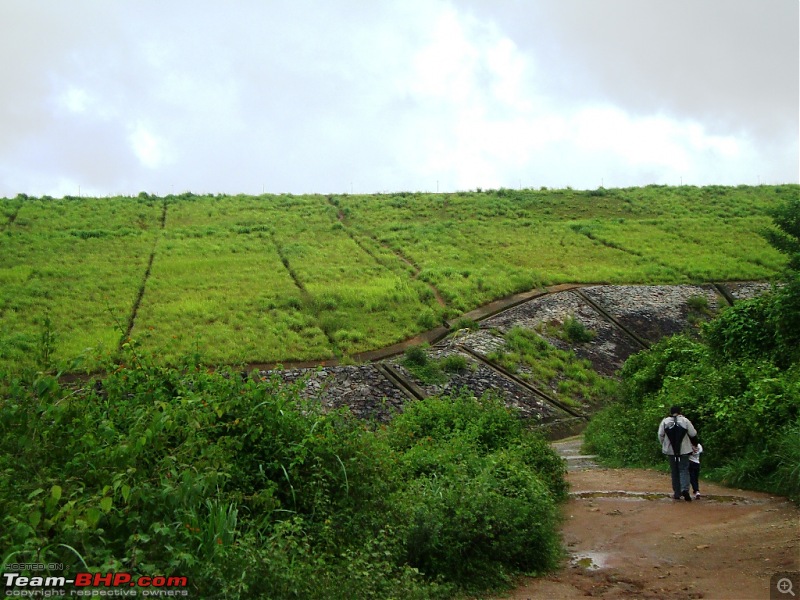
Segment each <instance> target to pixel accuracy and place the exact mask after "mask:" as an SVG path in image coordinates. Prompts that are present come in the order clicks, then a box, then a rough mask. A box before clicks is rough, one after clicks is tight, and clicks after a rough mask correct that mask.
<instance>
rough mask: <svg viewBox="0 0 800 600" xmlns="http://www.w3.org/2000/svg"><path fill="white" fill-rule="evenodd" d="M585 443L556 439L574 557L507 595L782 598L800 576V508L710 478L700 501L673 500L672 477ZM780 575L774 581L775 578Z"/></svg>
mask: <svg viewBox="0 0 800 600" xmlns="http://www.w3.org/2000/svg"><path fill="white" fill-rule="evenodd" d="M580 443H581V439H580V438H571V439H568V440H562V441H560V442H556V443H554V444H553V445H554V447H556V448H557V449H558V450H559V452H560V453H561V454H562V456H565V457H566V458H567V459H568V465H569V469H570V470H569V472H568V476H567V478H568V480H569V482H570V485H571V492H570V499H569V500H568V501H567V503H566V504H565V505H564V507H563V514H564V523H563V527H562V534H563V542H564V546H565V547H566V549H567V551H568V553H569V556H568V557H567V559H565V561H564V564H563V566H562V568H561V569H560V570H559V571H557V572H556V573H553V574H551V575H549V576H546V577H543V578H538V579H532V578H526V579H524V580H522V581H521V582H520V584H519V585H518V587H517V588H515V589H514V590H513V591H512V592H511V593H509V594H507V595H504V596H500V597H498V599H497V600H499V599H500V598H502V599H509V600H510V599H514V600H522V599H527V598H530V599H539V598H544V599H554V600H559V599H572V598H586V597H594V598H664V599H686V598H718V599H725V600H752V599H757V598H770V590H771V586H772V590H773V596H772V597H786V598H791V595H788V596H787V595H785V594H784V595H776V591H775V587H774V586H775V583H776V581H777V574H781V573H786V572H794V574H795V575H794V581H795V588H794V590H793V591H794V592H795V593H796V594H798V593H800V589H797V572H798V571H800V510H799V509H798V508H797V507H796V506H795V505H794V504H792V503H790V502H789V501H787V500H786V499H784V498H777V497H772V496H769V495H767V494H761V493H757V492H749V491H743V490H738V489H732V488H726V487H724V486H721V485H717V484H713V483H709V482H707V481H704V480H703V479H702V475H701V482H700V486H701V488H700V491H701V493H702V497H701V498H700V499H699V500H695V501H692V502H685V501H683V500H680V501H676V500H672V498H671V488H670V481H669V474H668V473H660V472H656V471H649V470H636V469H605V468H600V467H598V466H597V465H596V463H594V461H593V460H592V457H584V456H581V455H580ZM771 579H772V581H771Z"/></svg>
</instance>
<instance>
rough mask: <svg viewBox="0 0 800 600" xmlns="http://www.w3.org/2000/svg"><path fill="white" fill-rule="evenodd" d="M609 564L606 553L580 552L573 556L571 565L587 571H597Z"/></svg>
mask: <svg viewBox="0 0 800 600" xmlns="http://www.w3.org/2000/svg"><path fill="white" fill-rule="evenodd" d="M607 563H608V554H606V553H605V552H580V553H578V554H573V555H572V559H571V560H570V564H571V565H572V566H573V567H580V568H582V569H586V570H587V571H597V570H598V569H602V568H603V567H605V566H606V564H607Z"/></svg>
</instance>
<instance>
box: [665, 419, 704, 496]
mask: <svg viewBox="0 0 800 600" xmlns="http://www.w3.org/2000/svg"><path fill="white" fill-rule="evenodd" d="M669 413H670V416H668V417H664V418H663V419H662V420H661V423H660V424H659V426H658V441H659V443H660V444H661V451H662V452H663V453H664V455H665V456H666V457H667V458H669V463H670V469H671V471H672V497H673V498H674V499H675V500H680V499H681V496H683V499H684V500H686V501H687V502H691V501H692V497H691V496H690V495H689V455H690V454H691V453H692V446H693V445H695V444H697V430H696V429H695V428H694V425H692V422H691V421H690V420H689V419H687V418H686V417H684V416H683V415H682V414H681V407H680V406H677V405H676V406H673V407H672V408H671V409H670V411H669Z"/></svg>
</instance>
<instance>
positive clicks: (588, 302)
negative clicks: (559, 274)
mask: <svg viewBox="0 0 800 600" xmlns="http://www.w3.org/2000/svg"><path fill="white" fill-rule="evenodd" d="M719 287H720V288H722V290H723V291H724V292H726V293H727V295H728V296H729V297H730V298H733V299H735V300H741V299H745V298H752V297H754V296H757V295H760V294H762V293H764V292H765V291H768V290H769V289H770V285H769V284H767V283H753V282H738V283H731V284H721V285H720V286H719ZM694 296H703V297H705V298H706V301H707V305H708V309H709V311H710V312H711V313H712V314H714V313H716V312H718V311H719V310H720V308H721V307H722V306H724V305H726V304H727V302H726V300H725V298H724V297H723V296H722V295H721V294H720V293H719V292H718V291H717V289H716V288H715V286H714V285H710V284H709V285H676V286H665V285H659V286H644V285H620V286H614V285H594V286H586V287H580V288H576V289H572V290H567V291H556V292H554V293H549V294H545V295H542V296H537V297H534V298H532V299H531V300H528V301H526V302H523V303H522V304H517V305H514V306H513V307H511V308H508V309H507V310H503V311H501V312H498V313H496V314H494V315H492V316H489V317H487V318H485V319H482V320H481V321H480V328H479V329H478V330H473V331H467V330H460V331H458V332H456V333H455V334H453V335H451V336H450V337H448V338H446V339H445V340H442V341H441V342H439V343H437V344H435V345H434V346H432V347H430V348H428V349H427V350H426V353H427V354H428V356H429V358H430V359H431V360H440V359H442V358H444V357H446V356H449V355H451V354H459V355H461V356H463V357H464V358H465V360H466V361H467V365H468V367H467V368H466V369H464V370H462V371H460V372H457V373H452V374H448V380H447V382H445V383H442V384H438V385H428V384H424V383H423V382H420V381H419V380H417V379H416V378H415V377H414V375H413V374H412V373H411V372H410V371H408V369H406V368H405V367H404V366H403V365H402V357H401V356H393V357H388V358H385V359H384V360H382V361H379V362H376V363H373V364H364V365H358V366H333V367H331V366H327V367H317V368H302V369H301V368H298V369H286V370H268V371H261V374H262V375H263V376H266V377H269V376H271V375H273V374H276V375H278V376H279V377H280V378H281V379H282V380H283V381H285V382H286V383H296V382H298V381H301V380H305V385H304V387H303V389H302V391H301V395H302V396H303V397H305V398H311V399H317V400H319V401H320V402H321V403H322V405H323V406H325V407H330V408H336V407H340V406H345V405H346V406H349V407H350V409H351V410H352V412H353V413H354V414H355V415H356V416H358V417H362V418H371V419H377V420H381V421H385V420H387V419H390V418H391V416H392V415H393V414H395V413H397V412H398V411H402V410H403V407H404V406H405V405H406V403H408V402H412V401H414V400H415V399H416V398H418V397H424V396H429V395H440V394H450V393H455V392H458V391H459V390H461V389H463V388H466V389H468V390H470V391H471V393H473V394H474V395H476V396H480V395H481V394H483V393H485V392H488V391H492V392H494V393H496V394H498V395H499V396H500V397H501V398H502V399H503V401H504V402H505V403H506V405H508V406H510V407H514V408H516V409H518V410H519V411H520V414H521V416H522V417H524V418H526V419H531V420H533V421H535V422H537V423H540V424H542V425H543V427H545V428H549V430H550V432H551V434H556V435H568V434H569V433H571V432H572V431H573V430H574V429H575V427H579V426H580V424H581V423H583V422H585V419H584V417H583V416H581V415H580V414H578V413H575V412H573V411H571V410H570V409H569V408H568V407H565V406H560V405H559V404H558V403H557V402H555V403H554V402H551V401H550V400H548V395H547V394H546V391H547V390H537V389H536V388H535V387H534V386H531V385H530V384H526V383H525V382H523V381H521V380H520V379H519V378H518V377H516V376H513V375H511V374H509V373H507V372H505V371H504V370H503V369H501V368H498V367H497V366H496V365H492V364H490V363H488V362H487V361H486V356H488V355H489V354H491V352H493V351H495V350H501V349H502V348H503V347H504V345H505V340H504V339H503V335H504V334H505V333H507V332H508V331H509V330H510V329H512V328H513V327H523V328H526V329H531V330H534V331H537V332H538V333H539V334H540V335H542V336H543V337H544V338H545V339H547V341H548V342H550V343H551V344H553V345H554V346H556V347H558V348H561V349H572V350H573V351H574V352H575V354H576V355H577V356H578V357H579V358H585V359H588V360H589V361H590V362H591V363H592V365H593V367H594V369H595V370H596V371H597V372H598V373H600V374H602V375H606V376H610V375H613V374H614V373H615V372H616V371H617V370H618V369H619V368H620V367H621V366H622V364H623V363H624V362H625V360H626V359H627V358H628V357H629V356H630V355H631V354H633V353H635V352H638V351H639V350H641V349H642V348H644V347H646V345H647V344H649V343H652V342H655V341H658V340H659V339H660V338H662V337H664V336H667V335H673V334H676V333H680V332H683V331H686V330H689V329H691V327H692V319H691V315H692V309H691V308H690V306H689V299H690V298H692V297H694ZM568 317H573V318H575V319H576V320H577V321H579V322H580V323H582V324H583V325H584V326H585V327H586V328H587V329H589V330H591V331H593V332H594V333H595V337H594V339H593V340H592V341H590V342H587V343H583V344H576V345H570V344H569V343H568V342H566V341H564V340H563V339H561V338H560V337H557V336H556V335H554V334H553V332H554V331H555V330H556V329H558V328H560V327H561V326H562V325H563V323H564V321H565V319H567V318H568ZM549 326H552V327H550V328H549V329H548V327H549ZM549 398H551V399H552V397H549Z"/></svg>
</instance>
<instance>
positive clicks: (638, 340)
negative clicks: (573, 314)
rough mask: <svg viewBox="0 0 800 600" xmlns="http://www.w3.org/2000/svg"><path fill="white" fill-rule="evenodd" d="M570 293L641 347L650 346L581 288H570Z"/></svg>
mask: <svg viewBox="0 0 800 600" xmlns="http://www.w3.org/2000/svg"><path fill="white" fill-rule="evenodd" d="M572 293H573V294H575V295H576V296H578V297H579V298H580V299H581V300H583V301H584V302H586V303H587V304H588V305H589V306H591V307H592V308H594V309H595V310H596V311H597V312H598V313H600V314H601V315H602V316H603V317H605V319H606V320H607V321H609V322H610V323H613V324H614V325H616V326H617V327H618V328H619V329H620V331H622V332H623V333H624V334H625V335H627V336H628V337H629V338H630V339H632V340H633V341H634V342H636V343H637V344H638V345H639V346H641V347H642V349H647V348H649V347H650V342H648V341H647V340H645V339H643V338H641V337H640V336H638V335H636V334H635V333H634V332H633V331H631V330H630V329H628V328H627V327H626V326H625V325H623V324H622V323H621V322H620V321H619V320H618V319H617V318H616V317H613V316H612V315H611V314H610V313H609V312H608V311H607V310H606V309H605V308H603V307H602V306H600V305H599V304H597V302H595V301H594V300H592V299H591V298H589V296H587V295H586V294H585V293H584V292H583V291H582V290H579V289H575V290H572Z"/></svg>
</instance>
